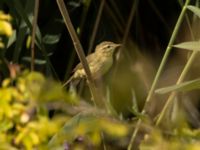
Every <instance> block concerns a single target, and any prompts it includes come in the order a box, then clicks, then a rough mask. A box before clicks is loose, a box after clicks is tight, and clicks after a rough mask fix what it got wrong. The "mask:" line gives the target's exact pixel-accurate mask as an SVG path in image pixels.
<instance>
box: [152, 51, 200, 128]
mask: <svg viewBox="0 0 200 150" xmlns="http://www.w3.org/2000/svg"><path fill="white" fill-rule="evenodd" d="M198 53H199V52H197V51H194V52H193V53H192V54H191V56H190V58H189V60H188V61H187V63H186V65H185V67H184V69H183V71H182V73H181V75H180V77H179V78H178V80H177V82H176V85H177V84H180V83H181V82H183V80H184V79H185V77H186V74H187V73H188V71H189V69H190V68H191V66H192V63H193V62H194V60H195V57H196V56H197V54H198ZM175 96H176V92H172V93H171V94H170V96H169V97H168V99H167V101H166V103H165V105H164V107H163V109H162V111H161V113H160V115H159V117H158V119H157V121H156V126H158V125H159V124H160V123H161V120H162V119H163V117H164V114H165V113H166V111H167V108H168V106H169V105H170V103H171V102H172V101H173V99H174V98H175Z"/></svg>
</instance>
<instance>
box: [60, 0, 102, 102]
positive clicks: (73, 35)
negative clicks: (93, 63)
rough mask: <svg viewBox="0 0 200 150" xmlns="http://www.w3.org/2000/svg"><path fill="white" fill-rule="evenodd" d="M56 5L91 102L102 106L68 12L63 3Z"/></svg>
mask: <svg viewBox="0 0 200 150" xmlns="http://www.w3.org/2000/svg"><path fill="white" fill-rule="evenodd" d="M57 4H58V7H59V9H60V12H61V14H62V16H63V19H64V22H65V25H66V27H67V29H68V31H69V34H70V36H71V39H72V41H73V44H74V47H75V50H76V52H77V54H78V57H79V59H80V62H81V63H82V65H83V68H84V70H85V73H86V76H87V79H88V85H89V88H90V91H91V94H92V96H93V100H94V104H95V105H101V104H102V101H101V99H100V95H98V93H97V90H96V85H95V82H94V80H93V78H92V75H91V71H90V68H89V66H88V63H87V60H86V58H85V54H84V51H83V48H82V45H81V43H80V41H79V39H78V36H77V34H76V32H75V29H74V27H73V25H72V22H71V20H70V17H69V14H68V11H67V9H66V7H65V3H64V1H63V0H57Z"/></svg>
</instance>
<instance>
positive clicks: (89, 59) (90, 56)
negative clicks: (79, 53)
mask: <svg viewBox="0 0 200 150" xmlns="http://www.w3.org/2000/svg"><path fill="white" fill-rule="evenodd" d="M94 55H95V54H94V53H92V54H90V55H88V56H87V57H86V60H87V62H88V64H89V63H90V62H91V61H92V59H94ZM78 69H83V66H82V63H79V64H78V65H76V67H75V68H74V69H73V72H75V71H76V70H78Z"/></svg>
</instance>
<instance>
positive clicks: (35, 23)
mask: <svg viewBox="0 0 200 150" xmlns="http://www.w3.org/2000/svg"><path fill="white" fill-rule="evenodd" d="M38 11H39V0H35V8H34V17H33V29H32V36H31V38H32V40H31V71H34V62H35V34H36V28H37V18H38Z"/></svg>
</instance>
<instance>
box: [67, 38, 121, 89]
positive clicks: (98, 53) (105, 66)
mask: <svg viewBox="0 0 200 150" xmlns="http://www.w3.org/2000/svg"><path fill="white" fill-rule="evenodd" d="M119 47H120V44H116V43H113V42H110V41H105V42H102V43H100V44H98V45H97V46H96V48H95V51H94V52H93V53H91V54H90V55H88V56H87V57H86V60H87V62H88V65H89V68H90V71H91V74H92V77H93V79H94V80H95V79H99V78H100V77H101V76H102V75H104V74H105V73H106V72H107V71H108V70H109V69H110V67H111V66H112V64H113V53H114V52H115V50H117V49H118V48H119ZM73 72H74V73H73V75H72V76H71V77H70V78H69V80H68V81H67V82H65V83H64V84H63V86H65V85H67V84H68V83H69V82H71V81H72V80H75V79H81V78H86V74H85V70H84V68H83V66H82V64H81V63H79V64H78V65H77V66H76V67H75V68H74V70H73Z"/></svg>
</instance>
